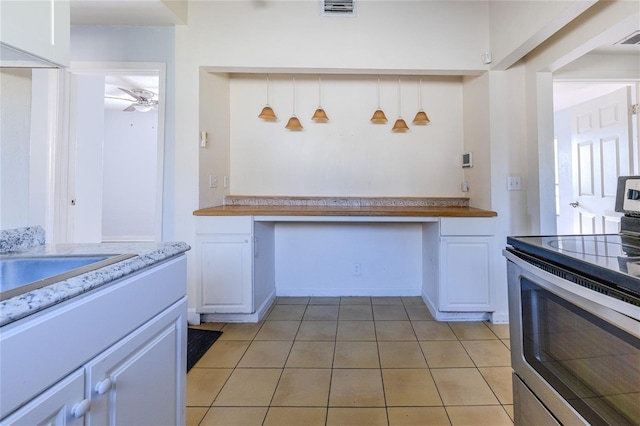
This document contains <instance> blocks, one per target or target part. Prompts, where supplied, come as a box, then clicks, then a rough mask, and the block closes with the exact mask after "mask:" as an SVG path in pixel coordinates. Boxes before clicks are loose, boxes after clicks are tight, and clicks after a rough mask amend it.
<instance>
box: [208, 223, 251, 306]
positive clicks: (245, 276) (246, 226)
mask: <svg viewBox="0 0 640 426" xmlns="http://www.w3.org/2000/svg"><path fill="white" fill-rule="evenodd" d="M197 232H198V235H197V248H196V250H197V254H196V255H197V264H198V266H197V270H198V276H197V288H198V297H197V305H198V306H197V312H199V313H244V314H247V313H253V312H254V304H253V220H252V218H251V217H250V216H224V217H204V218H198V225H197Z"/></svg>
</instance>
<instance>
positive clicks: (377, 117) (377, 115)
mask: <svg viewBox="0 0 640 426" xmlns="http://www.w3.org/2000/svg"><path fill="white" fill-rule="evenodd" d="M371 122H372V123H374V124H384V123H386V122H387V117H386V116H385V115H384V111H382V108H380V76H378V109H377V110H375V112H374V113H373V116H372V117H371Z"/></svg>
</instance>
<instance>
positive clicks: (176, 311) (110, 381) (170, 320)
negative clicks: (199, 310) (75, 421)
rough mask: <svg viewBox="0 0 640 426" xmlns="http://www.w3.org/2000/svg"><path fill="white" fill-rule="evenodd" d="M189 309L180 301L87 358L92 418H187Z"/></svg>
mask: <svg viewBox="0 0 640 426" xmlns="http://www.w3.org/2000/svg"><path fill="white" fill-rule="evenodd" d="M185 309H186V301H182V302H179V303H177V304H176V305H174V306H173V307H172V308H170V309H168V310H167V311H165V312H164V313H163V314H162V315H159V316H158V317H156V318H154V319H153V320H152V321H151V322H149V323H147V324H145V325H144V326H143V327H141V328H139V329H138V330H136V331H135V332H133V333H131V334H130V335H129V336H127V337H126V338H124V339H123V340H121V341H120V342H118V343H117V344H115V345H114V346H113V347H111V348H110V349H108V350H107V351H105V352H103V353H102V354H101V355H99V356H98V357H96V358H95V359H93V360H92V361H91V362H90V363H89V364H87V366H86V375H87V376H86V377H87V380H86V383H87V389H86V397H87V398H88V399H90V400H91V409H90V410H89V413H88V416H87V417H88V422H87V423H88V424H90V425H143V424H149V425H161V424H181V422H182V421H183V418H182V415H183V411H184V409H183V405H184V403H185V400H184V395H183V394H182V393H181V392H182V391H181V389H183V386H182V385H183V384H184V380H185V378H184V375H185V374H186V360H185V359H184V357H183V356H182V353H181V352H180V350H178V348H181V347H182V345H181V339H182V336H183V334H184V327H185V324H184V311H185ZM167 384H172V385H171V386H167ZM173 384H178V386H174V385H173Z"/></svg>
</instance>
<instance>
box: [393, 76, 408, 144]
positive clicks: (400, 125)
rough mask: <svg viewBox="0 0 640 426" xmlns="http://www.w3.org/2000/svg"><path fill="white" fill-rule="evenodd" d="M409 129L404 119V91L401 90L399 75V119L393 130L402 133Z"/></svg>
mask: <svg viewBox="0 0 640 426" xmlns="http://www.w3.org/2000/svg"><path fill="white" fill-rule="evenodd" d="M407 130H409V126H407V123H406V122H405V121H404V120H403V119H402V93H401V91H400V77H398V119H397V120H396V122H395V123H394V125H393V128H392V129H391V131H392V132H395V133H402V132H406V131H407Z"/></svg>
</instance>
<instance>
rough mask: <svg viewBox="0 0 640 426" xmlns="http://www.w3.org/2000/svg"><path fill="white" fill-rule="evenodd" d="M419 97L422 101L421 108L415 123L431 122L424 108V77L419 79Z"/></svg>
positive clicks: (414, 120)
mask: <svg viewBox="0 0 640 426" xmlns="http://www.w3.org/2000/svg"><path fill="white" fill-rule="evenodd" d="M418 99H419V102H420V105H419V107H420V109H419V110H418V113H417V114H416V118H414V119H413V124H418V125H425V124H429V123H431V120H429V117H427V113H426V112H424V110H423V109H422V79H420V80H418Z"/></svg>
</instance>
